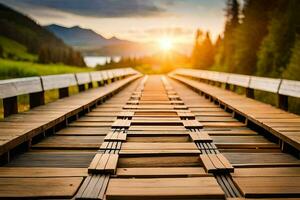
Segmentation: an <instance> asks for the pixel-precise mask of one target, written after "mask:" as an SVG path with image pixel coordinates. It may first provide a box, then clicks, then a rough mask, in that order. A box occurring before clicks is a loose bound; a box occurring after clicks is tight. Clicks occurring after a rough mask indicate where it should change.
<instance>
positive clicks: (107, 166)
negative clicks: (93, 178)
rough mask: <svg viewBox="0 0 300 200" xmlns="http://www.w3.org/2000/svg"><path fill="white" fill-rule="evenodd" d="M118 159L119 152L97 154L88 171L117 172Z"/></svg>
mask: <svg viewBox="0 0 300 200" xmlns="http://www.w3.org/2000/svg"><path fill="white" fill-rule="evenodd" d="M118 159H119V155H118V154H96V155H95V157H94V159H93V161H92V162H91V164H90V166H89V168H88V172H89V173H92V174H115V172H116V169H117V163H118Z"/></svg>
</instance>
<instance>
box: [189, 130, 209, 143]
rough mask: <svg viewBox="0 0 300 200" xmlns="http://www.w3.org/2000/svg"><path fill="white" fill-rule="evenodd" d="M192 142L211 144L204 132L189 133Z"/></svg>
mask: <svg viewBox="0 0 300 200" xmlns="http://www.w3.org/2000/svg"><path fill="white" fill-rule="evenodd" d="M190 137H191V138H192V140H193V141H194V142H212V141H213V140H212V138H211V137H210V136H209V135H208V134H207V133H206V132H190Z"/></svg>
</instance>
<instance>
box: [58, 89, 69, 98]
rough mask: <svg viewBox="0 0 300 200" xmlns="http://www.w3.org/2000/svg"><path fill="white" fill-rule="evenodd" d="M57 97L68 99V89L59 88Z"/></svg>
mask: <svg viewBox="0 0 300 200" xmlns="http://www.w3.org/2000/svg"><path fill="white" fill-rule="evenodd" d="M58 94H59V95H58V96H59V98H60V99H61V98H64V97H68V96H69V88H68V87H65V88H60V89H58Z"/></svg>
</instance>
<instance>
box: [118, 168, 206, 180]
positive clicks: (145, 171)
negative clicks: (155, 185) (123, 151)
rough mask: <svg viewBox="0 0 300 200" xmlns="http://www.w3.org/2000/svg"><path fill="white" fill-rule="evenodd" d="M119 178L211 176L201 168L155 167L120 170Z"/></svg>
mask: <svg viewBox="0 0 300 200" xmlns="http://www.w3.org/2000/svg"><path fill="white" fill-rule="evenodd" d="M116 174H117V176H118V177H122V178H123V177H138V178H146V177H148V178H156V177H174V176H176V177H186V176H188V177H195V176H210V175H208V174H207V173H206V172H205V171H204V169H203V168H201V167H163V168H162V167H155V168H149V167H148V168H136V167H133V168H118V169H117V173H116Z"/></svg>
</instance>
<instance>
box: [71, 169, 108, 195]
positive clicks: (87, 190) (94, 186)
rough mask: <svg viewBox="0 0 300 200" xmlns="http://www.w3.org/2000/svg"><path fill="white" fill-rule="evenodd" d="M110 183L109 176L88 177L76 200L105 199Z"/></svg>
mask: <svg viewBox="0 0 300 200" xmlns="http://www.w3.org/2000/svg"><path fill="white" fill-rule="evenodd" d="M108 181H109V175H100V174H97V175H92V176H88V177H87V178H86V179H85V180H84V182H83V184H82V185H81V187H80V188H79V190H78V192H77V194H76V196H75V199H76V200H77V199H78V200H81V199H82V200H83V199H99V200H102V199H105V197H104V194H105V190H106V188H107V184H108Z"/></svg>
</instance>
